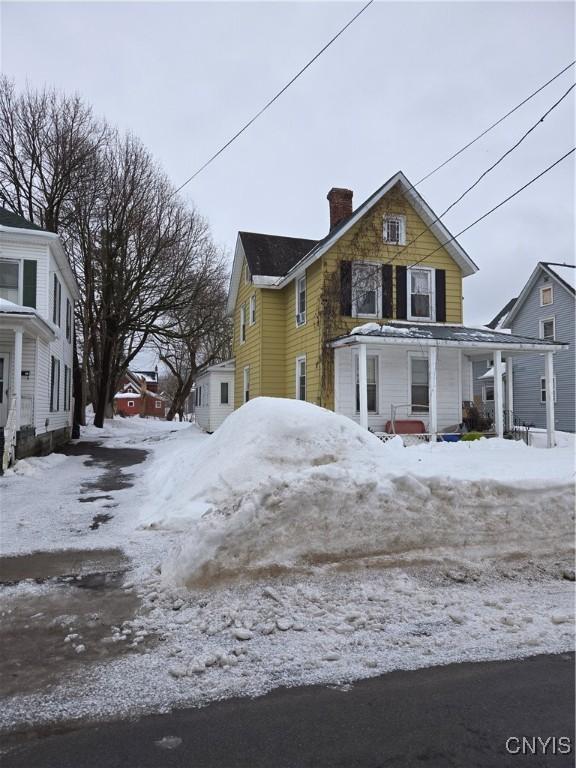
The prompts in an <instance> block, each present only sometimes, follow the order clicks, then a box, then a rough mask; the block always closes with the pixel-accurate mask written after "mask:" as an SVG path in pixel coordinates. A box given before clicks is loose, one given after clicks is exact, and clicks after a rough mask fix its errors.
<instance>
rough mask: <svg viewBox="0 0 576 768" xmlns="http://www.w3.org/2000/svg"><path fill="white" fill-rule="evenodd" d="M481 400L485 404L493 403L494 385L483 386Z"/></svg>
mask: <svg viewBox="0 0 576 768" xmlns="http://www.w3.org/2000/svg"><path fill="white" fill-rule="evenodd" d="M482 400H484V402H485V403H493V402H494V384H484V386H483V388H482Z"/></svg>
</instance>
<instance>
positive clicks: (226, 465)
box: [155, 398, 574, 585]
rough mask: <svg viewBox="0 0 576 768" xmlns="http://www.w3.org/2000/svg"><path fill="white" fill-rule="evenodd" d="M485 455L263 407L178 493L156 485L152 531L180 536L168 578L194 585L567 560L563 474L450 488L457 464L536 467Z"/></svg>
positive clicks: (182, 466)
mask: <svg viewBox="0 0 576 768" xmlns="http://www.w3.org/2000/svg"><path fill="white" fill-rule="evenodd" d="M480 442H481V443H483V445H482V444H481V445H480V446H474V447H471V445H472V444H469V445H466V446H464V447H461V446H455V445H454V444H444V446H443V447H442V448H440V446H439V448H440V450H438V451H437V450H433V451H431V450H430V446H424V447H422V448H421V449H418V450H415V451H411V449H404V448H403V447H402V446H401V443H400V441H399V440H398V441H397V440H394V441H391V442H390V443H386V444H383V443H381V442H380V441H379V440H378V439H377V438H376V437H374V436H373V435H371V434H370V433H369V432H366V431H365V430H362V429H361V428H360V427H359V426H358V425H356V424H355V423H354V422H352V421H351V420H349V419H347V418H346V417H343V416H338V415H336V414H334V413H332V412H330V411H326V410H324V409H321V408H318V407H316V406H313V405H311V404H308V403H303V402H299V401H292V400H279V399H273V398H272V399H269V398H257V399H256V400H253V401H251V402H250V403H248V404H247V405H245V406H243V407H242V408H241V409H239V410H238V411H236V412H234V414H232V415H231V416H230V417H229V418H228V419H227V421H226V422H224V424H223V426H222V427H221V428H220V429H219V430H218V431H217V432H216V433H215V434H214V435H213V436H212V437H211V438H209V440H206V441H205V442H204V444H203V445H204V448H205V450H204V451H201V452H200V451H198V452H197V453H196V454H195V455H193V456H192V457H191V459H190V458H189V457H187V456H185V455H184V454H182V455H181V457H180V459H179V464H178V466H177V467H176V468H175V471H174V474H173V477H172V481H170V480H169V475H168V472H166V471H164V473H163V476H162V483H163V484H164V487H163V489H162V490H161V489H160V488H158V489H157V490H158V491H159V492H160V495H161V497H160V499H159V500H158V499H156V507H155V515H156V525H166V526H168V527H170V526H174V525H179V526H180V527H181V528H182V529H183V530H184V535H183V540H182V544H181V546H180V547H179V548H178V549H177V551H175V552H173V553H172V554H171V556H170V557H169V558H168V560H167V561H166V562H165V563H164V565H163V569H162V572H163V577H164V579H166V580H168V581H169V582H171V583H176V584H179V585H184V584H186V585H192V584H200V583H208V582H212V581H214V580H216V579H220V578H226V577H232V576H236V575H239V574H251V575H256V574H270V573H277V572H280V571H282V570H285V569H290V570H293V569H298V568H303V569H309V568H310V567H313V566H317V565H322V564H325V563H351V562H354V561H360V560H364V561H366V560H367V559H374V558H377V559H379V560H382V559H384V560H385V561H387V562H394V563H398V562H402V560H403V559H406V558H412V559H420V560H421V559H422V558H424V559H426V558H436V559H437V558H440V559H442V558H450V557H454V556H455V553H458V555H459V556H462V553H463V552H464V551H465V552H466V557H477V558H482V557H490V556H494V555H515V556H516V555H527V554H530V555H531V556H535V555H537V554H546V553H551V552H553V553H556V554H559V553H561V552H566V551H568V550H569V549H570V547H571V543H572V533H573V525H574V522H573V520H574V516H573V505H574V497H573V486H572V483H571V482H570V478H569V477H568V476H567V474H566V472H565V471H564V470H562V472H560V474H559V476H558V477H556V478H554V477H553V476H551V477H546V478H542V477H541V478H538V477H537V476H536V477H535V478H531V479H528V480H526V479H524V481H523V482H517V481H514V480H506V479H504V478H505V477H506V476H507V475H506V470H505V469H504V470H503V473H502V478H503V479H502V480H494V479H492V480H490V481H489V482H486V481H485V480H483V479H478V480H475V479H473V480H468V479H462V478H461V477H458V476H453V477H448V476H447V475H448V474H449V471H450V467H451V465H452V464H453V463H454V462H453V461H452V457H455V456H457V455H459V456H465V457H466V458H467V461H468V463H472V464H474V463H475V461H474V459H476V460H477V461H478V460H479V461H481V460H482V458H483V457H486V456H489V455H490V454H492V455H493V456H494V459H493V461H492V464H493V465H494V464H500V465H504V466H506V464H507V458H508V457H509V456H513V457H514V458H515V459H516V464H517V465H521V466H522V468H523V473H524V474H525V472H526V469H525V468H526V467H530V465H531V463H532V464H534V463H535V462H533V461H532V454H533V453H536V455H537V458H538V461H540V460H541V458H542V456H543V452H541V451H534V449H530V448H527V447H526V446H523V445H520V444H512V445H511V444H510V443H509V442H508V441H496V440H495V441H480ZM434 448H435V447H434ZM427 455H428V456H429V457H430V460H429V461H426V457H427ZM456 463H457V462H456ZM513 463H514V462H513ZM560 463H561V462H560ZM556 464H558V461H556ZM440 466H442V467H443V468H444V473H439V471H438V469H439V467H440ZM165 469H166V468H165ZM173 469H174V468H173ZM426 469H427V470H428V474H426ZM564 469H565V468H564ZM411 470H412V471H411ZM417 475H419V476H417ZM204 512H206V514H204V516H203V517H201V519H199V517H200V515H202V513H204Z"/></svg>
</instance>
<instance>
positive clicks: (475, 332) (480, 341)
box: [332, 322, 566, 351]
mask: <svg viewBox="0 0 576 768" xmlns="http://www.w3.org/2000/svg"><path fill="white" fill-rule="evenodd" d="M361 337H363V338H369V339H370V341H371V342H379V343H387V342H388V343H391V344H393V343H396V344H398V343H406V344H419V345H428V346H437V345H445V346H459V347H484V348H489V349H490V348H491V349H497V348H498V347H503V348H505V347H507V348H510V347H514V348H516V349H534V348H535V347H537V348H539V349H541V350H542V351H545V350H555V349H562V348H565V347H566V345H564V344H562V342H560V341H559V342H550V341H547V340H545V339H533V338H531V337H529V336H519V335H517V334H512V333H508V332H504V331H494V330H492V329H491V328H486V327H485V326H478V327H473V326H470V327H466V326H463V325H437V324H435V323H400V322H396V323H394V322H392V323H385V324H383V325H380V324H379V323H366V324H365V325H360V326H358V327H356V328H353V329H352V331H351V332H350V333H349V334H347V335H346V336H340V337H339V338H337V339H334V340H333V341H332V346H345V345H347V344H350V343H355V341H357V340H358V339H359V338H361Z"/></svg>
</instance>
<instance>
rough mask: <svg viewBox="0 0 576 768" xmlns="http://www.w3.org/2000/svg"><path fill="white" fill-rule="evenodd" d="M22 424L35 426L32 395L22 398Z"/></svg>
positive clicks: (22, 425)
mask: <svg viewBox="0 0 576 768" xmlns="http://www.w3.org/2000/svg"><path fill="white" fill-rule="evenodd" d="M20 426H21V427H32V426H34V400H33V398H31V397H21V398H20Z"/></svg>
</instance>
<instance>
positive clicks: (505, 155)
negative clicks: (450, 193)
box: [386, 83, 576, 264]
mask: <svg viewBox="0 0 576 768" xmlns="http://www.w3.org/2000/svg"><path fill="white" fill-rule="evenodd" d="M574 88H576V83H575V84H573V85H571V86H570V88H568V90H567V91H566V92H565V93H564V94H563V95H562V96H561V97H560V98H559V99H558V100H557V101H556V102H555V103H554V104H553V105H552V106H551V107H550V108H549V109H547V110H546V112H545V113H544V114H543V115H542V117H540V118H539V119H538V120H537V121H536V122H535V123H534V124H533V125H531V126H530V128H528V130H527V131H526V132H525V133H524V134H522V136H521V137H520V138H519V139H518V141H517V142H516V143H515V144H513V145H512V146H511V147H510V148H509V149H507V150H506V152H504V154H503V155H500V157H499V158H498V160H496V162H494V163H492V165H491V166H489V167H488V168H486V170H485V171H483V172H482V173H481V174H480V176H479V177H478V178H477V179H476V181H475V182H474V183H473V184H471V185H470V186H469V187H468V188H467V189H466V190H465V191H464V192H462V194H461V195H460V197H458V198H456V200H454V202H453V203H451V204H450V205H449V206H448V208H446V210H445V211H442V213H441V214H440V215H439V216H436V217H435V218H434V219H433V220H432V221H431V222H430V224H428V226H427V227H426V228H425V229H423V230H422V232H420V233H419V234H418V235H416V237H415V238H413V239H412V240H410V242H409V243H406V245H404V246H403V247H402V248H401V250H399V251H398V252H397V253H395V254H394V256H392V258H391V259H389V260H388V261H387V262H386V263H387V264H391V263H392V262H393V261H395V260H396V259H398V258H399V257H400V256H401V255H402V254H403V253H404V251H406V250H407V249H408V248H409V247H410V246H411V245H414V243H415V242H417V241H418V240H419V239H420V238H421V237H422V235H425V234H426V232H428V231H429V230H430V229H431V228H432V227H433V226H434V224H436V222H438V221H440V220H441V219H442V218H443V217H444V216H445V215H446V214H447V213H448V211H451V210H452V208H454V207H455V206H456V205H458V203H459V202H460V201H461V200H463V199H464V198H465V197H466V195H467V194H468V193H469V192H471V191H472V190H473V189H474V188H475V187H477V186H478V184H480V182H481V181H482V179H483V178H484V177H485V176H487V175H488V174H489V173H490V172H491V171H493V170H494V168H496V167H497V166H498V165H500V163H501V162H502V161H503V160H504V159H505V158H506V157H508V155H510V154H512V152H514V150H515V149H517V148H518V147H519V146H520V144H522V142H523V141H524V140H525V139H526V138H527V137H528V136H529V135H530V134H531V133H532V131H534V130H535V129H536V128H538V126H539V125H542V123H543V122H544V120H545V119H546V118H547V117H548V115H549V114H550V113H551V112H553V111H554V110H555V109H556V107H557V106H558V105H559V104H561V103H562V102H563V101H564V99H565V98H567V97H568V95H569V94H570V93H571V91H573V90H574ZM412 189H413V187H412ZM408 191H411V190H408ZM405 194H407V193H405Z"/></svg>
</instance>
